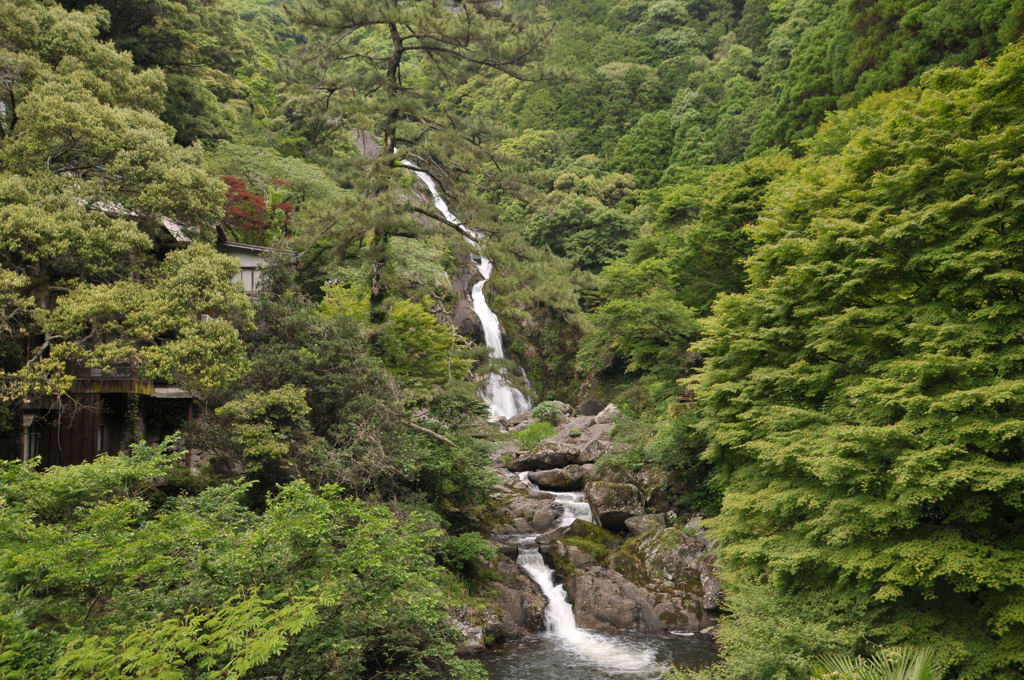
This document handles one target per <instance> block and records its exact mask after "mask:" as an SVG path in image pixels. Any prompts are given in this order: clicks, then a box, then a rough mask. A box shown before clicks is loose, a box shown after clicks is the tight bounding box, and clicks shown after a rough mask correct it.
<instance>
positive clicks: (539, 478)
mask: <svg viewBox="0 0 1024 680" xmlns="http://www.w3.org/2000/svg"><path fill="white" fill-rule="evenodd" d="M593 468H594V466H593V465H566V466H565V467H564V468H555V469H554V470H536V471H534V472H531V473H530V475H529V476H530V481H531V482H533V483H534V484H536V485H537V486H539V487H540V488H542V489H551V490H553V491H579V490H580V489H582V488H583V483H584V482H585V481H586V479H587V475H588V474H589V473H590V471H591V470H592V469H593Z"/></svg>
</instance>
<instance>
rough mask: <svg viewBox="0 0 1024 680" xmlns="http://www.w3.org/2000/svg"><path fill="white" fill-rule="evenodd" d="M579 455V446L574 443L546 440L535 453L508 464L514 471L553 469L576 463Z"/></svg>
mask: <svg viewBox="0 0 1024 680" xmlns="http://www.w3.org/2000/svg"><path fill="white" fill-rule="evenodd" d="M579 455H580V449H579V446H577V445H575V444H573V443H570V442H544V443H541V444H540V445H539V446H538V447H537V450H536V451H534V452H533V453H530V454H527V455H525V456H521V457H519V458H516V459H515V460H513V461H511V462H510V463H509V464H508V469H509V470H510V471H512V472H526V471H528V470H551V469H554V468H561V467H565V466H566V465H570V464H573V463H575V462H576V461H577V459H578V458H579Z"/></svg>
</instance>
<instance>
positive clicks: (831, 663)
mask: <svg viewBox="0 0 1024 680" xmlns="http://www.w3.org/2000/svg"><path fill="white" fill-rule="evenodd" d="M942 674H943V669H942V664H940V663H939V662H938V659H937V654H936V652H935V650H934V649H932V648H930V647H925V648H923V649H917V650H914V649H905V648H901V647H895V648H892V649H883V650H880V651H879V652H877V653H875V654H873V655H871V657H870V658H867V659H865V658H864V657H860V656H856V657H854V656H839V655H835V654H833V655H829V656H826V657H823V658H822V659H821V668H819V669H818V670H816V671H815V672H814V677H815V679H816V680H824V679H825V678H829V679H830V680H939V678H941V677H942Z"/></svg>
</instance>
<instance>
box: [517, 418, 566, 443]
mask: <svg viewBox="0 0 1024 680" xmlns="http://www.w3.org/2000/svg"><path fill="white" fill-rule="evenodd" d="M556 434H558V431H557V430H555V428H554V426H553V425H552V424H551V423H549V422H547V421H545V420H542V421H540V422H539V423H534V424H533V425H530V426H529V427H527V428H526V429H524V430H519V432H513V433H512V438H513V439H515V440H516V441H518V442H520V443H521V444H522V445H523V446H525V447H526V448H528V449H532V448H533V447H534V446H536V445H537V444H539V443H541V442H542V441H543V440H545V439H547V438H548V437H553V436H555V435H556Z"/></svg>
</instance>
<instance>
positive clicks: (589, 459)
mask: <svg viewBox="0 0 1024 680" xmlns="http://www.w3.org/2000/svg"><path fill="white" fill-rule="evenodd" d="M611 449H612V443H611V442H609V441H606V440H603V439H594V440H591V441H588V442H587V443H585V444H584V445H583V448H582V449H581V450H580V452H579V454H577V456H576V460H578V461H579V462H580V464H581V465H582V464H585V463H593V462H594V461H595V460H597V459H598V458H600V457H601V456H603V455H604V454H606V453H608V452H609V451H611Z"/></svg>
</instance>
